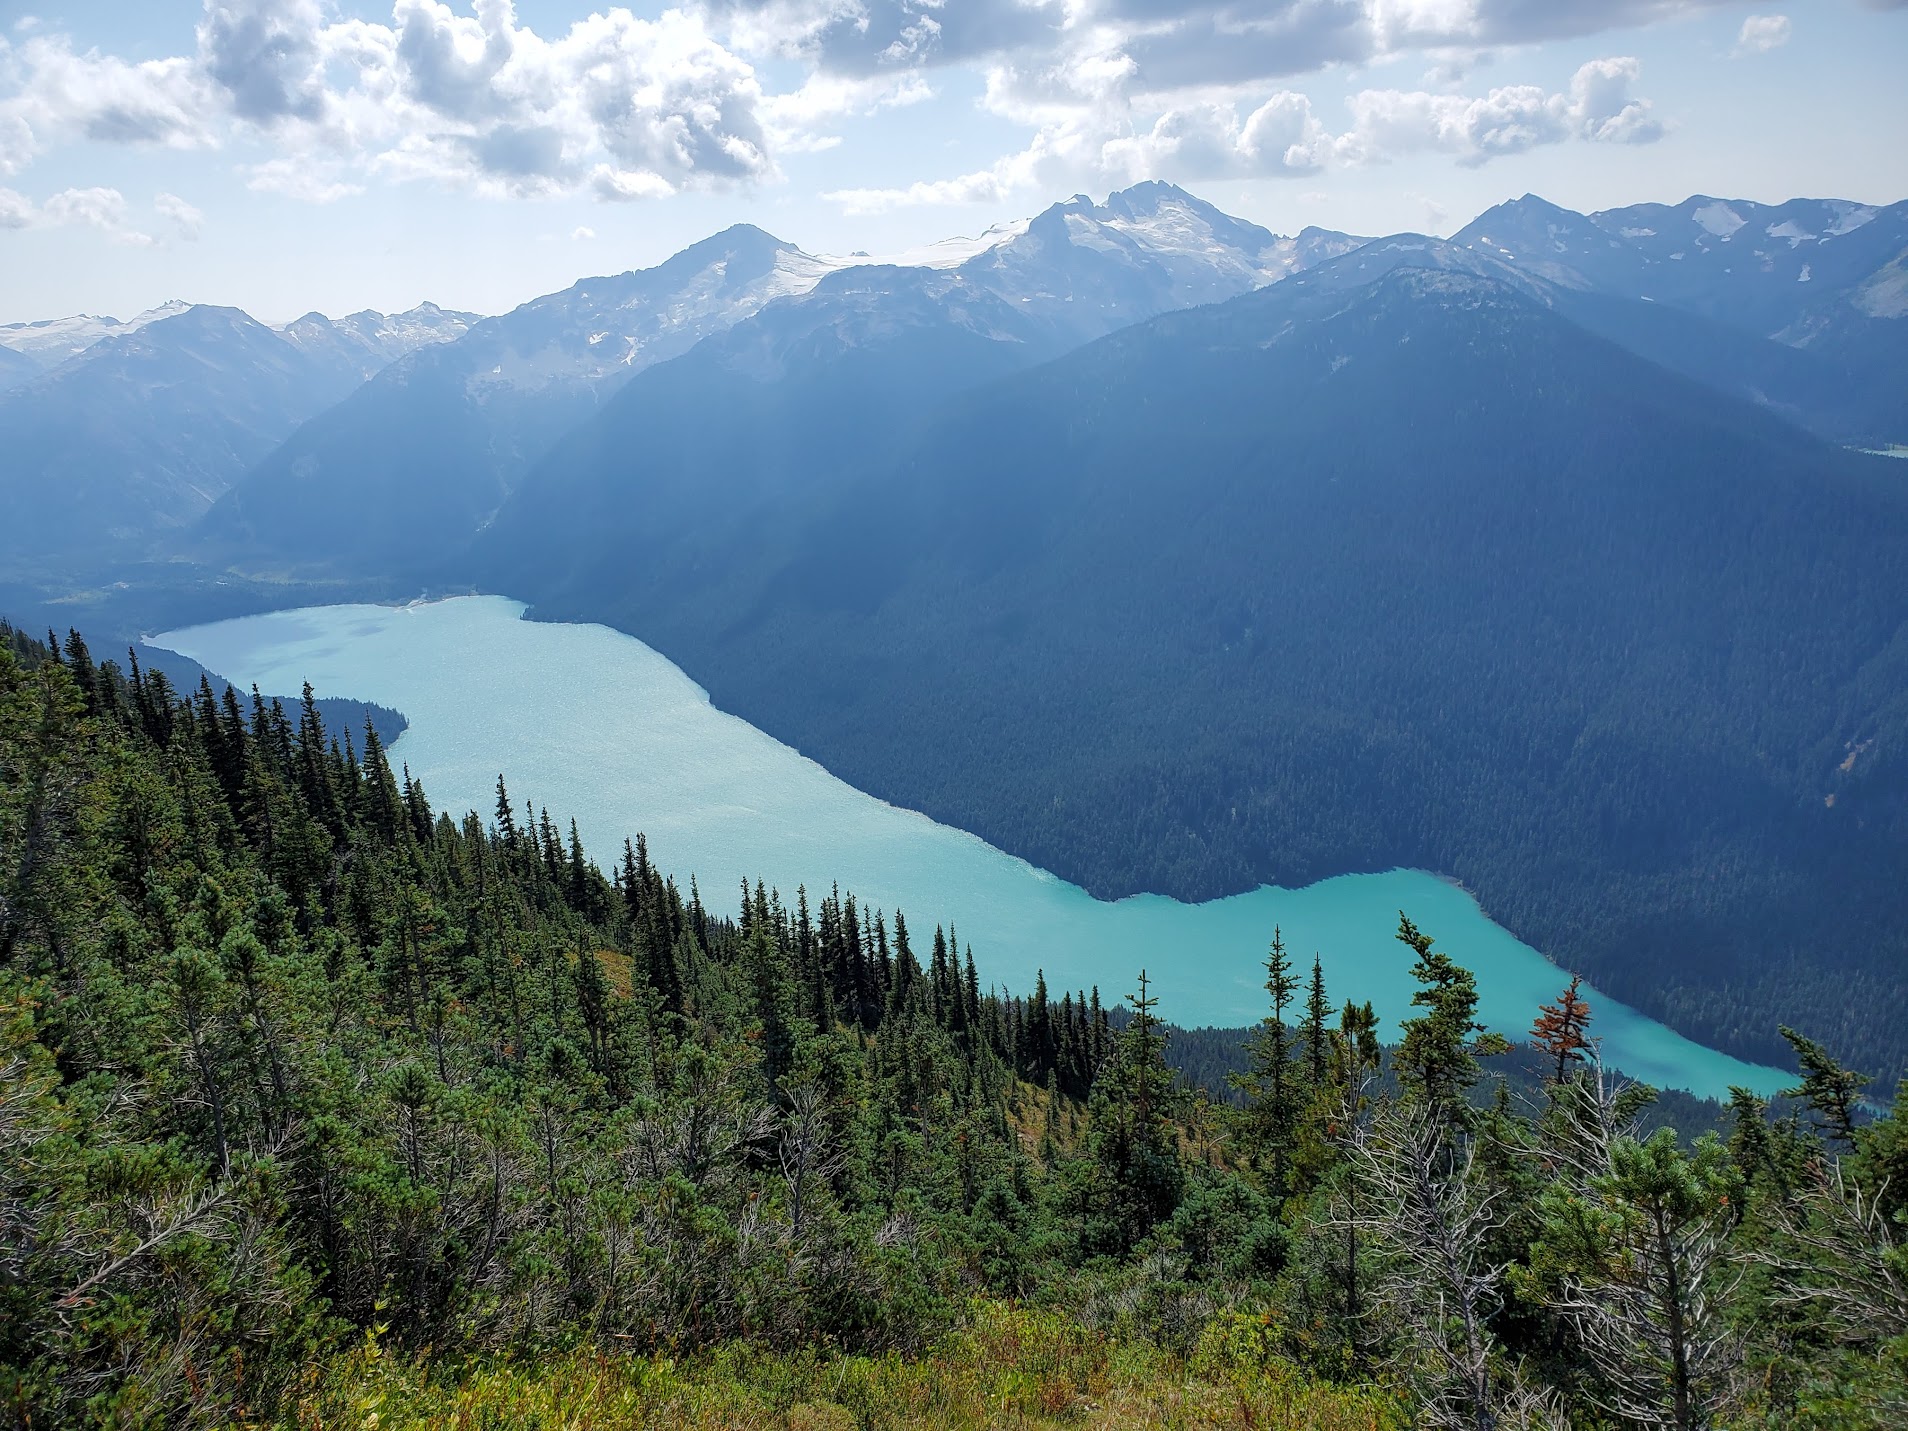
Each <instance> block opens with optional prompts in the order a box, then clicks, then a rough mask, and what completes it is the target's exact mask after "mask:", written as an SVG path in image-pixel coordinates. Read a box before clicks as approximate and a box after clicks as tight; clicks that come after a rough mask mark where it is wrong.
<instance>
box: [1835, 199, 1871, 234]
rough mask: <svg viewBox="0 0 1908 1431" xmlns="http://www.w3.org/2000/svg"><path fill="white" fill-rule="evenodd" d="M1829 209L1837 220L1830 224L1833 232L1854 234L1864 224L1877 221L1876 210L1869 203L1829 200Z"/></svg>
mask: <svg viewBox="0 0 1908 1431" xmlns="http://www.w3.org/2000/svg"><path fill="white" fill-rule="evenodd" d="M1828 207H1829V211H1830V212H1831V213H1833V214H1834V215H1835V222H1834V223H1833V224H1831V225H1829V232H1830V233H1831V234H1852V233H1854V232H1855V230H1856V229H1858V228H1860V227H1861V226H1862V225H1863V224H1869V223H1873V222H1874V221H1875V211H1874V210H1873V209H1871V208H1870V207H1869V206H1868V205H1867V204H1851V203H1849V202H1848V201H1847V200H1846V199H1832V200H1830V201H1829V206H1828Z"/></svg>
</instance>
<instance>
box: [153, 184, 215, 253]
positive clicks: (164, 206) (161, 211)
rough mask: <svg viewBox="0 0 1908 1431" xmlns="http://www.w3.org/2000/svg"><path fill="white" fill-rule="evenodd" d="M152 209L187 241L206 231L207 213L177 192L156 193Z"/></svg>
mask: <svg viewBox="0 0 1908 1431" xmlns="http://www.w3.org/2000/svg"><path fill="white" fill-rule="evenodd" d="M152 211H153V212H154V213H155V214H157V215H159V217H160V218H162V219H165V220H166V221H167V222H168V223H170V224H171V225H172V229H173V232H174V233H176V234H177V235H178V236H179V237H180V238H182V239H185V240H186V241H187V242H191V241H193V240H195V239H197V238H198V237H199V235H200V234H201V233H203V232H204V231H205V215H204V214H202V213H200V212H199V211H198V210H197V209H196V208H194V207H193V206H192V205H191V204H188V203H187V202H186V201H185V200H184V199H182V198H180V197H179V196H178V195H177V194H155V195H154V196H153V200H152Z"/></svg>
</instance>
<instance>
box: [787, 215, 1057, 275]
mask: <svg viewBox="0 0 1908 1431" xmlns="http://www.w3.org/2000/svg"><path fill="white" fill-rule="evenodd" d="M1032 222H1033V220H1031V219H1014V220H1012V221H1011V222H1008V223H1004V224H995V225H994V226H993V227H992V228H990V229H988V230H986V231H985V232H983V233H979V234H974V235H971V236H969V235H958V236H956V237H954V238H944V239H939V240H936V241H935V242H934V243H930V244H922V245H921V246H920V247H918V248H909V249H902V250H900V251H899V252H896V253H872V254H871V253H866V252H860V251H857V252H855V253H851V254H847V255H839V254H824V255H818V256H817V262H821V263H827V264H832V265H834V266H835V267H836V268H866V267H870V266H876V265H879V266H882V267H894V268H959V267H960V266H961V265H962V264H964V263H966V262H967V261H968V260H969V259H970V258H977V257H979V256H980V255H981V254H983V253H986V252H987V251H988V250H989V249H996V248H999V247H1000V246H1001V245H1002V244H1004V243H1012V242H1013V241H1014V240H1015V239H1017V238H1019V237H1020V236H1021V235H1022V234H1024V233H1026V232H1027V226H1028V225H1029V224H1030V223H1032Z"/></svg>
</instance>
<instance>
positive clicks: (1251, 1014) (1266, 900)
mask: <svg viewBox="0 0 1908 1431" xmlns="http://www.w3.org/2000/svg"><path fill="white" fill-rule="evenodd" d="M523 612H524V607H523V605H522V604H521V603H519V602H515V601H511V600H508V599H506V598H503V597H496V596H472V597H458V598H453V599H450V600H445V601H437V602H430V603H417V604H414V605H410V606H402V607H390V606H326V607H311V608H306V609H302V610H297V611H281V612H275V613H272V614H270V615H264V616H249V617H243V618H240V619H238V620H234V621H221V622H217V623H214V624H211V625H206V626H196V627H191V628H189V629H186V630H181V631H172V632H167V633H165V634H163V635H159V636H154V637H150V638H148V644H149V645H152V646H156V647H159V648H162V649H165V650H171V651H177V652H179V653H180V654H182V655H185V656H189V657H191V658H192V659H193V660H196V661H198V662H199V663H200V664H202V665H204V666H206V667H208V668H210V669H211V670H213V671H215V672H217V673H219V674H220V675H222V676H224V677H226V678H227V679H228V680H230V681H232V682H234V683H235V684H237V685H239V686H240V687H241V689H243V688H245V687H247V686H250V685H253V684H256V685H257V686H258V687H259V688H260V689H261V690H264V691H268V692H275V693H279V694H284V693H287V692H296V691H298V690H299V688H300V686H301V685H302V683H303V682H305V681H310V682H311V684H312V687H313V689H314V690H315V691H316V692H317V693H318V694H319V695H321V696H351V697H356V698H357V699H360V700H367V701H374V702H377V703H378V704H380V705H387V706H392V707H395V708H396V709H398V710H400V711H402V712H404V714H405V715H406V716H407V717H409V719H410V723H411V724H410V728H409V729H408V730H407V731H406V732H405V733H404V735H403V737H402V738H401V739H400V740H399V741H398V742H397V744H396V745H395V746H394V747H393V748H392V759H393V761H394V763H395V762H398V761H402V762H404V763H405V764H408V765H409V767H410V769H411V773H412V774H413V775H414V776H416V777H417V778H418V779H420V780H422V781H423V783H424V787H425V790H426V791H427V793H428V794H429V795H430V797H431V799H432V800H433V801H434V802H435V803H436V804H437V805H438V806H439V807H440V808H448V809H449V810H451V811H453V812H458V813H460V812H462V811H464V810H466V809H475V810H478V811H480V812H482V813H483V814H484V815H485V817H486V818H489V816H490V814H491V812H492V810H493V809H494V807H495V803H496V797H495V786H496V781H497V776H498V774H499V773H500V772H501V773H502V774H503V775H504V776H505V778H506V780H507V782H508V784H509V788H510V792H511V796H512V798H513V800H514V801H515V803H516V804H517V805H518V806H519V807H520V808H521V806H522V804H523V802H524V801H525V800H526V799H529V800H532V801H534V802H535V803H536V804H537V805H538V806H540V807H548V809H549V811H550V813H551V816H552V817H553V818H554V819H556V820H558V821H559V822H560V823H561V824H563V825H564V827H565V828H566V829H567V825H568V821H569V820H570V818H572V817H574V818H575V820H576V822H577V825H578V828H579V829H580V831H581V833H582V836H583V842H584V845H585V848H586V849H587V850H588V851H589V852H590V854H591V855H592V857H594V858H595V859H596V860H597V861H598V862H599V863H601V864H602V865H603V866H604V867H605V868H606V869H607V868H608V867H609V866H610V865H611V864H612V863H613V862H614V860H615V859H616V858H617V857H618V855H619V854H620V852H621V850H622V844H623V840H624V838H625V837H626V836H633V835H634V834H635V832H636V831H638V830H641V831H643V832H644V833H645V834H646V835H647V836H648V839H649V850H650V854H651V857H652V858H653V859H654V860H655V861H656V863H657V865H658V866H659V867H660V868H661V869H663V870H665V871H667V872H669V873H672V874H674V876H675V878H676V880H677V883H678V884H679V885H680V886H681V887H682V888H683V890H684V892H685V894H686V893H687V890H688V884H689V877H690V875H692V874H693V875H695V876H696V878H697V880H698V883H699V886H700V888H701V891H702V897H703V901H704V903H705V904H706V905H707V906H708V907H709V908H710V909H711V910H712V911H715V912H728V913H733V912H734V910H735V904H736V890H737V887H738V885H739V883H740V881H741V879H742V878H743V877H744V876H747V877H748V878H749V879H751V880H753V879H755V878H757V877H758V876H759V877H760V878H762V879H763V880H765V881H767V882H768V883H769V884H770V885H771V886H773V887H776V888H779V889H780V890H781V892H782V895H783V897H784V899H785V900H787V901H788V902H789V903H790V904H791V905H792V904H793V902H794V896H795V889H796V886H797V885H800V884H803V883H806V885H807V887H808V890H809V895H810V903H811V904H813V903H815V902H816V899H817V897H818V895H819V893H820V892H821V891H823V890H825V889H826V888H827V887H828V885H829V883H830V882H831V881H832V882H839V884H840V885H841V887H842V889H843V890H844V892H845V891H847V890H851V889H852V890H853V891H854V893H855V895H856V896H857V898H859V899H861V900H862V901H864V902H867V903H872V904H873V905H875V906H876V907H877V908H880V909H883V910H886V911H889V912H890V913H892V912H893V911H894V910H896V909H899V910H901V911H902V912H903V913H904V914H905V915H906V916H907V920H908V924H909V926H910V930H911V932H913V933H914V935H915V941H916V944H917V947H919V948H921V949H923V950H925V948H926V944H927V942H928V940H927V936H928V935H929V934H930V933H931V932H932V930H933V927H934V925H935V924H937V923H941V924H946V923H948V922H950V921H951V922H952V923H953V924H954V925H955V926H956V927H957V928H958V930H959V936H960V940H961V943H962V944H963V945H971V946H972V947H973V951H974V958H975V962H976V964H977V965H978V966H979V968H980V971H981V975H982V981H983V982H984V983H989V982H991V983H999V984H1005V985H1007V986H1009V987H1011V988H1013V989H1016V990H1019V991H1023V992H1024V991H1027V990H1030V989H1031V988H1032V986H1033V981H1034V971H1035V970H1036V969H1037V968H1039V969H1044V970H1045V971H1046V976H1047V982H1048V984H1049V986H1050V987H1051V988H1052V989H1053V991H1054V993H1055V996H1056V997H1057V996H1058V994H1059V993H1060V991H1061V990H1063V989H1078V988H1090V987H1092V986H1093V985H1095V984H1097V985H1098V986H1099V988H1100V991H1101V994H1102V996H1103V997H1104V998H1106V999H1107V1000H1108V1001H1109V1002H1112V1001H1114V1000H1117V999H1119V998H1121V997H1123V996H1125V995H1126V994H1128V993H1129V992H1131V991H1132V989H1133V987H1134V981H1135V977H1136V975H1137V974H1138V972H1139V970H1140V969H1141V968H1142V967H1144V968H1145V969H1146V970H1147V971H1148V973H1149V976H1150V978H1151V979H1152V981H1153V985H1154V988H1155V990H1156V991H1157V993H1158V994H1159V996H1160V1000H1161V1012H1162V1013H1163V1014H1164V1015H1165V1016H1166V1017H1167V1018H1169V1019H1171V1020H1173V1021H1174V1022H1177V1023H1182V1024H1190V1025H1198V1024H1221V1025H1240V1024H1247V1023H1251V1022H1254V1021H1256V1020H1257V1019H1259V1018H1260V1017H1262V1016H1263V1014H1264V1012H1265V993H1264V989H1263V987H1262V980H1263V978H1264V972H1263V969H1262V968H1261V961H1262V960H1263V959H1264V957H1265V949H1266V945H1267V943H1268V942H1269V941H1270V939H1271V936H1272V929H1273V926H1274V925H1277V926H1280V927H1281V928H1282V929H1283V930H1284V935H1285V942H1286V947H1287V949H1288V951H1289V952H1290V953H1291V955H1292V956H1293V958H1294V960H1295V961H1296V962H1298V963H1299V964H1300V965H1301V966H1304V967H1306V968H1307V969H1309V965H1310V962H1311V959H1312V956H1313V955H1314V953H1316V954H1318V955H1319V956H1320V957H1321V958H1322V959H1323V961H1324V967H1325V975H1326V980H1327V984H1328V987H1329V989H1330V992H1331V995H1332V997H1333V999H1334V1001H1335V1002H1338V1003H1342V1002H1343V1001H1344V1000H1345V999H1346V998H1347V997H1353V998H1357V999H1360V1000H1363V999H1370V1000H1371V1001H1372V1002H1373V1003H1374V1004H1375V1005H1376V1007H1377V1009H1378V1012H1379V1014H1380V1015H1381V1016H1382V1017H1383V1018H1384V1019H1385V1020H1386V1021H1387V1023H1388V1024H1390V1025H1393V1026H1394V1027H1395V1025H1396V1023H1397V1021H1398V1020H1399V1019H1401V1018H1405V1017H1408V1016H1409V1014H1410V1012H1411V1010H1410V1004H1409V1000H1410V996H1411V991H1412V989H1413V988H1414V987H1415V986H1414V985H1413V983H1412V981H1411V979H1410V978H1409V976H1408V974H1407V972H1406V971H1407V970H1408V969H1409V967H1410V964H1411V956H1410V954H1409V953H1408V951H1407V950H1406V949H1405V948H1404V946H1403V945H1401V944H1399V943H1398V942H1397V941H1396V940H1395V939H1394V938H1393V937H1392V936H1393V934H1394V932H1395V931H1396V929H1397V925H1398V912H1399V911H1400V910H1404V911H1405V912H1406V913H1408V914H1409V915H1410V916H1411V918H1412V919H1413V920H1414V921H1416V923H1417V924H1418V926H1419V927H1420V928H1422V929H1424V930H1425V931H1426V932H1427V933H1430V934H1432V935H1434V936H1435V937H1436V939H1437V941H1438V947H1440V948H1442V949H1445V950H1447V951H1449V952H1450V954H1451V955H1452V956H1453V957H1454V958H1456V959H1458V960H1459V961H1460V962H1461V963H1463V964H1465V965H1466V966H1467V967H1469V968H1470V969H1472V970H1474V971H1475V972H1476V974H1477V978H1478V987H1479V990H1480V993H1481V995H1482V1009H1481V1012H1482V1017H1483V1018H1484V1019H1485V1020H1486V1021H1487V1022H1488V1023H1489V1024H1490V1025H1491V1026H1492V1027H1493V1028H1495V1029H1497V1030H1499V1031H1501V1032H1503V1033H1505V1034H1507V1035H1509V1036H1511V1037H1514V1038H1515V1037H1520V1036H1522V1035H1523V1033H1524V1032H1525V1031H1526V1030H1527V1029H1528V1028H1529V1027H1530V1022H1531V1019H1532V1017H1533V1016H1534V1015H1535V1012H1536V1008H1537V1005H1538V1003H1539V1002H1541V1001H1548V1000H1553V999H1555V997H1556V995H1557V993H1558V991H1559V990H1560V988H1561V987H1562V985H1563V983H1564V976H1563V975H1562V974H1561V973H1560V972H1559V970H1558V969H1557V967H1556V966H1555V965H1553V964H1551V963H1550V962H1549V961H1548V960H1546V959H1545V958H1544V957H1543V955H1542V954H1540V953H1539V952H1538V951H1537V950H1535V949H1533V948H1531V947H1530V946H1529V945H1527V944H1524V943H1523V942H1521V941H1520V940H1518V939H1516V938H1515V937H1514V936H1512V935H1511V934H1510V933H1509V932H1508V931H1506V930H1504V929H1501V928H1499V927H1498V926H1497V925H1495V924H1493V923H1492V922H1491V921H1490V920H1489V919H1488V918H1487V917H1486V916H1485V914H1484V913H1483V911H1482V910H1480V909H1479V908H1478V905H1477V902H1476V901H1475V900H1474V899H1472V898H1471V897H1470V895H1468V894H1466V893H1465V892H1464V891H1463V890H1462V889H1460V888H1458V887H1457V886H1455V885H1453V884H1451V883H1450V882H1449V881H1446V880H1443V879H1440V878H1438V877H1437V876H1435V875H1432V874H1427V873H1425V872H1423V871H1421V870H1390V871H1387V872H1384V873H1379V874H1359V875H1345V876H1341V877H1339V878H1337V879H1329V880H1324V881H1322V882H1320V883H1318V884H1314V885H1310V886H1308V887H1306V888H1304V889H1279V888H1275V887H1270V886H1268V887H1265V888H1262V889H1258V890H1254V891H1252V892H1251V893H1249V894H1241V895H1235V896H1233V897H1231V898H1228V899H1219V900H1213V901H1210V902H1208V903H1205V904H1193V905H1189V904H1182V903H1180V902H1179V901H1177V900H1173V899H1167V898H1164V897H1162V896H1158V895H1139V896H1135V897H1133V898H1130V899H1123V900H1119V901H1117V902H1107V901H1103V900H1096V899H1094V898H1093V897H1091V896H1090V895H1088V894H1087V893H1086V892H1085V891H1084V890H1081V889H1079V888H1077V887H1076V886H1074V885H1070V884H1068V883H1066V882H1065V881H1064V880H1061V879H1058V878H1056V877H1055V876H1053V875H1051V874H1049V873H1047V872H1046V871H1045V870H1041V869H1036V868H1035V867H1034V866H1032V865H1030V864H1028V863H1027V862H1026V861H1024V860H1020V859H1016V858H1014V857H1013V856H1011V855H1008V854H1004V853H1002V852H1001V851H999V850H996V849H994V848H993V847H992V846H990V845H988V844H986V843H985V842H984V841H982V840H980V839H978V838H976V837H975V836H973V835H971V834H967V833H965V832H964V831H961V830H956V829H951V828H949V827H947V826H945V825H938V824H936V823H935V822H934V821H932V820H930V819H928V818H927V817H926V816H925V815H921V814H918V813H915V812H913V811H909V810H903V809H899V808H897V807H895V806H892V805H889V804H886V803H885V802H883V801H881V800H878V799H876V798H874V797H873V796H871V795H867V794H865V793H863V792H862V791H859V790H856V789H854V788H853V787H852V786H849V785H846V784H844V783H843V782H842V781H840V780H837V779H836V778H835V777H834V776H832V775H830V774H829V773H828V772H827V771H826V770H824V769H823V768H822V767H821V766H820V765H817V764H816V763H815V762H814V761H812V760H809V759H808V758H807V757H805V756H803V755H802V754H801V753H800V752H799V751H796V750H793V749H791V748H789V747H788V746H786V745H783V744H782V743H781V742H780V741H777V740H774V739H772V738H771V737H769V736H767V735H765V734H763V733H762V732H761V731H759V730H757V729H755V727H753V726H751V725H749V724H748V723H747V722H745V721H742V720H739V719H737V718H736V717H734V716H730V715H726V714H724V713H723V712H721V711H719V710H717V709H715V707H713V706H712V705H710V703H709V698H708V696H707V694H706V693H705V692H704V691H703V690H702V688H701V687H699V686H698V685H696V684H695V682H694V681H692V680H690V679H689V677H688V676H686V675H685V674H684V673H683V672H682V671H680V670H679V669H677V668H676V667H675V666H674V665H672V664H671V663H670V662H669V661H668V660H666V659H665V658H664V657H662V656H661V655H659V654H658V653H656V652H655V651H652V650H651V649H650V648H649V647H647V646H645V645H643V643H642V642H640V641H637V640H635V639H634V638H632V637H629V636H625V635H623V634H621V633H619V632H616V631H612V630H610V629H609V628H607V627H603V626H579V625H559V624H553V623H545V622H533V621H526V620H524V619H523ZM1588 997H1589V999H1590V1002H1591V1004H1592V1007H1593V1009H1594V1013H1595V1017H1594V1022H1593V1023H1592V1026H1591V1032H1592V1033H1594V1034H1596V1035H1599V1036H1600V1037H1601V1039H1602V1046H1603V1056H1604V1059H1605V1061H1606V1062H1608V1063H1610V1064H1611V1065H1613V1066H1615V1067H1617V1068H1620V1069H1622V1070H1623V1071H1624V1072H1625V1073H1628V1074H1629V1075H1631V1076H1632V1077H1635V1078H1641V1079H1644V1080H1646V1081H1648V1082H1651V1083H1655V1084H1658V1085H1660V1086H1665V1087H1676V1088H1687V1089H1690V1090H1692V1091H1694V1092H1696V1093H1700V1094H1704V1095H1708V1096H1723V1095H1725V1094H1726V1092H1727V1089H1728V1087H1729V1085H1730V1084H1744V1085H1747V1086H1749V1087H1752V1088H1755V1089H1757V1090H1758V1091H1760V1092H1763V1093H1769V1092H1772V1091H1774V1090H1775V1089H1777V1088H1779V1087H1782V1086H1784V1085H1785V1084H1787V1083H1788V1082H1790V1081H1791V1080H1790V1079H1789V1078H1788V1076H1787V1075H1784V1074H1782V1073H1780V1072H1778V1071H1776V1070H1774V1069H1768V1068H1761V1067H1758V1066H1755V1065H1752V1064H1747V1063H1744V1062H1742V1061H1740V1060H1738V1059H1734V1058H1730V1057H1728V1056H1727V1055H1724V1054H1721V1053H1717V1052H1716V1051H1714V1050H1712V1049H1708V1048H1705V1047H1703V1046H1702V1045H1700V1044H1696V1043H1692V1042H1691V1041H1690V1040H1688V1039H1686V1038H1684V1037H1682V1036H1681V1035H1680V1034H1676V1033H1674V1032H1672V1031H1671V1030H1669V1029H1667V1028H1665V1027H1664V1026H1662V1025H1661V1024H1658V1023H1655V1022H1654V1021H1652V1020H1650V1019H1647V1018H1645V1017H1643V1016H1642V1015H1641V1014H1638V1013H1637V1012H1636V1011H1634V1010H1633V1009H1629V1008H1627V1007H1625V1006H1624V1005H1622V1004H1618V1003H1616V1002H1614V1001H1613V1000H1610V999H1606V998H1603V997H1601V996H1600V995H1598V994H1597V993H1595V991H1591V992H1590V993H1589V994H1588Z"/></svg>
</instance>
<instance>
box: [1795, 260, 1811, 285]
mask: <svg viewBox="0 0 1908 1431" xmlns="http://www.w3.org/2000/svg"><path fill="white" fill-rule="evenodd" d="M1795 281H1796V282H1797V283H1807V282H1808V281H1809V266H1808V265H1807V264H1806V263H1805V264H1803V265H1802V271H1801V272H1800V273H1798V274H1797V275H1796V276H1795Z"/></svg>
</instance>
